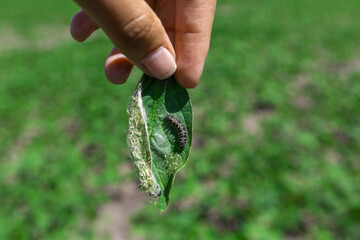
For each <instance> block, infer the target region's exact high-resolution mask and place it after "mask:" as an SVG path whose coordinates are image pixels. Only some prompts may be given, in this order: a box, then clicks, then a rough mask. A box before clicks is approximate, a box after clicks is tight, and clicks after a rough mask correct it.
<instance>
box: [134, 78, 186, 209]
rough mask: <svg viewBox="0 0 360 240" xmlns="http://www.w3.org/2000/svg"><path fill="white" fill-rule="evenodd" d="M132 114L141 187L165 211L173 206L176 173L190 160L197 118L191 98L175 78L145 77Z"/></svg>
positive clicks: (136, 96) (137, 90)
mask: <svg viewBox="0 0 360 240" xmlns="http://www.w3.org/2000/svg"><path fill="white" fill-rule="evenodd" d="M128 113H129V130H128V135H127V142H128V147H129V150H130V154H131V156H132V159H133V162H134V165H135V168H136V170H137V173H138V177H139V180H140V184H139V188H140V189H141V190H142V191H146V192H147V193H148V195H149V196H150V197H151V199H152V200H153V201H154V203H155V205H156V206H157V207H158V208H159V210H160V211H161V212H163V211H165V210H166V208H167V206H168V204H169V198H170V192H171V188H172V185H173V183H174V178H175V174H176V172H177V171H179V169H180V168H182V167H183V166H184V165H185V164H186V162H187V160H188V158H189V153H190V149H191V143H192V118H193V117H192V108H191V102H190V98H189V95H188V93H187V90H186V89H185V88H183V87H181V86H180V85H179V84H178V83H177V82H176V81H175V78H174V77H170V78H168V79H166V80H157V79H154V78H151V77H149V76H147V75H144V76H143V77H142V79H141V80H140V82H139V84H138V86H137V87H136V89H135V92H134V94H133V96H132V98H131V100H130V103H129V107H128ZM166 116H168V117H167V118H171V119H174V121H175V122H176V123H174V121H170V120H169V119H166ZM169 116H170V117H169ZM184 139H186V140H187V141H186V143H185V141H184Z"/></svg>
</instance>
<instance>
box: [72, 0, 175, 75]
mask: <svg viewBox="0 0 360 240" xmlns="http://www.w3.org/2000/svg"><path fill="white" fill-rule="evenodd" d="M75 1H76V2H77V3H78V4H79V5H80V6H81V7H82V8H83V9H84V10H85V12H86V13H87V14H88V15H89V16H90V17H91V18H92V20H93V21H94V22H96V24H97V25H98V26H99V27H100V28H102V29H103V31H104V32H105V34H106V35H107V36H108V37H109V38H110V40H111V41H112V42H113V43H114V45H115V46H116V47H117V48H118V49H119V50H120V51H121V52H122V53H124V55H125V56H126V57H127V58H128V59H129V60H130V61H131V62H132V63H134V64H135V65H136V66H138V67H139V68H140V69H141V70H142V71H144V72H145V73H146V74H148V75H150V76H153V77H156V78H159V79H165V78H167V77H170V76H171V75H172V74H174V72H175V71H176V63H175V51H174V48H173V46H172V44H171V41H170V39H169V37H168V35H167V34H166V31H165V29H164V27H163V25H162V24H161V21H160V19H159V18H158V17H157V16H156V14H155V12H154V11H153V10H152V9H151V8H150V6H149V5H148V4H147V3H146V2H145V1H144V0H75Z"/></svg>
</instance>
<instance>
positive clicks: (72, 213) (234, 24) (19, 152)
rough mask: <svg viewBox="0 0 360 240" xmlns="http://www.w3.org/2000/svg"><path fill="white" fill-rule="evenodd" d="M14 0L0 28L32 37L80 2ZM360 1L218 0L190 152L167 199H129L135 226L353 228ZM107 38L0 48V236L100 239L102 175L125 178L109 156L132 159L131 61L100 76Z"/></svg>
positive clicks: (313, 234)
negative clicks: (126, 70)
mask: <svg viewBox="0 0 360 240" xmlns="http://www.w3.org/2000/svg"><path fill="white" fill-rule="evenodd" d="M24 4H25V5H26V6H25V7H22V8H20V6H18V3H16V2H7V3H3V4H1V5H2V6H1V8H0V29H1V28H4V27H7V28H12V29H14V31H15V32H16V33H17V34H18V35H19V36H21V37H23V38H24V39H27V44H29V46H35V45H36V44H35V43H36V41H38V40H39V38H38V36H37V34H36V33H34V30H33V29H36V27H37V26H39V25H42V26H44V25H46V26H52V25H54V26H66V25H67V24H68V23H69V19H70V17H71V14H72V13H74V12H75V11H76V9H77V7H76V6H75V5H74V4H73V3H72V2H66V3H65V2H64V3H61V4H60V3H51V4H50V3H49V2H47V1H43V0H42V1H38V3H37V5H36V6H35V5H33V4H30V3H24ZM22 6H23V4H22ZM19 9H20V10H19ZM358 9H360V3H359V2H358V1H356V0H349V1H346V2H342V3H340V2H339V1H335V0H331V1H325V0H319V1H316V2H314V1H310V0H304V1H297V2H291V3H290V2H289V1H285V0H272V1H270V0H268V1H250V0H244V1H236V0H223V1H221V2H219V4H218V10H217V16H216V19H215V24H214V31H213V39H212V46H211V50H210V54H209V57H208V60H207V66H206V69H205V72H204V76H203V78H202V81H201V83H200V85H199V86H198V88H197V89H195V90H191V91H190V95H191V97H192V100H193V107H194V115H195V119H194V121H195V122H194V127H195V128H194V133H195V135H196V136H195V139H194V144H195V146H194V148H193V150H192V154H191V156H190V160H189V164H188V165H187V166H186V167H185V168H184V169H183V170H182V171H181V172H180V174H179V175H178V177H177V179H176V182H175V185H174V189H173V192H172V202H171V205H170V209H168V211H167V212H166V213H165V214H164V215H160V216H159V215H158V213H157V212H156V209H155V208H154V207H153V206H152V205H151V204H149V205H145V206H144V208H141V209H138V211H137V213H136V214H134V216H133V217H132V220H131V223H132V224H131V231H132V233H133V234H134V235H142V236H143V238H144V239H175V240H176V239H206V240H208V239H209V240H211V239H219V238H222V239H254V240H256V239H339V238H340V239H358V238H360V230H359V229H358V226H359V224H360V208H359V204H358V203H359V202H360V184H359V182H360V177H359V174H358V172H359V170H360V164H359V157H360V82H359V80H360V71H359V69H360V68H359V67H360V66H359V61H360V60H359V59H360V55H359V54H360V53H359V47H358V43H359V42H360V27H359V25H358V24H357V22H358V21H357V19H358V18H357V15H358ZM2 37H3V36H0V41H1V39H2ZM69 38H70V37H69ZM32 44H34V45H32ZM110 48H111V44H110V42H109V41H108V40H106V38H104V37H103V36H100V37H96V38H94V39H93V40H91V41H89V42H87V43H83V44H81V45H80V44H77V43H75V42H72V41H70V40H69V41H64V42H61V43H58V44H55V45H54V46H53V47H51V48H48V49H47V48H41V47H34V48H28V47H21V48H15V47H14V48H12V49H10V50H6V51H2V52H0V66H1V67H0V82H1V84H0V142H1V144H0V164H1V168H0V206H1V207H0V239H66V238H70V239H74V238H80V239H97V237H96V231H95V230H94V229H93V222H94V220H95V219H96V217H97V215H98V208H99V206H101V205H102V204H104V203H106V202H107V201H109V196H108V194H107V192H106V187H107V186H109V185H120V186H121V185H122V183H124V182H127V181H129V180H133V179H135V176H134V173H133V172H132V173H131V174H122V173H120V172H119V166H122V165H123V164H124V163H126V162H128V161H129V157H128V153H127V148H126V144H125V133H126V129H127V115H126V106H127V103H128V100H129V97H130V95H131V93H132V91H133V89H134V88H135V86H136V83H137V81H138V79H140V76H141V74H140V72H139V71H136V72H134V73H133V74H132V75H131V77H130V79H129V81H128V83H127V84H126V85H124V86H113V85H111V84H109V83H107V82H106V80H105V79H104V76H103V61H104V59H105V57H106V56H107V54H108V52H109V50H110ZM118 214H121V213H120V212H119V213H118ZM169 229H171V231H170V230H169Z"/></svg>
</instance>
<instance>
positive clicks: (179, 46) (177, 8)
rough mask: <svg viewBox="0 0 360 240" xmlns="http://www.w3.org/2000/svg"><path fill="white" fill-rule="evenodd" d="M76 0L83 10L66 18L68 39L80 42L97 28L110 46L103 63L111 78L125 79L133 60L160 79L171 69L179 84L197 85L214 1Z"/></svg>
mask: <svg viewBox="0 0 360 240" xmlns="http://www.w3.org/2000/svg"><path fill="white" fill-rule="evenodd" d="M75 1H76V2H77V3H78V4H79V5H80V6H81V7H82V8H83V9H84V10H81V11H80V12H78V13H77V14H75V15H74V17H73V19H72V21H71V27H70V32H71V35H72V36H73V38H74V39H75V40H77V41H79V42H82V41H84V40H86V39H87V38H88V37H89V36H90V35H91V34H92V33H93V32H94V31H95V30H96V29H98V28H99V27H100V28H102V30H103V31H104V32H105V34H106V35H107V36H108V37H109V39H110V40H111V41H112V42H113V43H114V45H115V47H114V49H113V50H112V51H111V53H110V55H109V57H108V58H107V59H106V62H105V75H106V77H107V79H108V80H109V81H110V82H112V83H115V84H123V83H125V82H126V80H127V78H128V76H129V75H130V72H131V70H132V67H133V64H135V65H136V66H138V67H139V68H140V69H141V70H142V71H143V72H144V73H146V74H148V75H150V76H153V77H156V78H159V79H165V78H167V77H170V76H171V75H173V74H174V73H175V78H176V80H177V81H178V83H179V84H180V85H181V86H183V87H185V88H194V87H196V85H197V84H198V82H199V80H200V77H201V75H202V72H203V68H204V64H205V59H206V56H207V53H208V50H209V43H210V35H211V29H212V24H213V19H214V14H215V6H216V0H146V1H144V0H75ZM156 2H157V3H156ZM156 4H157V7H156ZM155 8H156V9H157V15H156V14H155V12H154V10H153V9H155ZM175 53H176V55H175ZM175 59H176V60H175Z"/></svg>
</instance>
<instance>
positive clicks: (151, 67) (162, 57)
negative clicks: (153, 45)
mask: <svg viewBox="0 0 360 240" xmlns="http://www.w3.org/2000/svg"><path fill="white" fill-rule="evenodd" d="M141 62H142V64H144V66H145V67H146V68H147V70H148V71H149V72H150V73H151V74H152V75H153V76H154V77H156V78H158V79H166V78H168V77H171V76H172V75H173V74H174V73H175V71H176V68H177V66H176V62H175V59H174V57H173V55H171V53H170V52H169V50H167V49H166V48H165V47H160V48H159V49H157V50H156V51H154V52H152V53H150V54H149V55H148V56H146V57H145V58H144V59H143V60H142V61H141Z"/></svg>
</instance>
